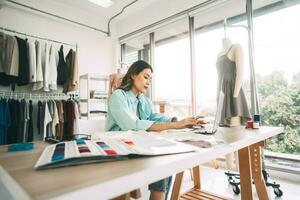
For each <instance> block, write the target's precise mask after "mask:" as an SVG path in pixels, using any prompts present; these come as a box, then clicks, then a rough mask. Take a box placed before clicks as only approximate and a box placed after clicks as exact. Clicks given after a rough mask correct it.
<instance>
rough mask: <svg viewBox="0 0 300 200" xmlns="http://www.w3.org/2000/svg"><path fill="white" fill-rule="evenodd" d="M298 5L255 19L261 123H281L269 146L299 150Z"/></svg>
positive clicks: (281, 150) (256, 63) (295, 152)
mask: <svg viewBox="0 0 300 200" xmlns="http://www.w3.org/2000/svg"><path fill="white" fill-rule="evenodd" d="M299 19H300V5H296V6H293V7H288V8H284V9H281V10H278V11H276V12H272V13H268V14H265V15H262V16H260V17H257V18H255V19H254V28H255V29H254V36H255V37H254V42H255V43H254V44H255V56H256V57H255V69H256V73H257V87H258V95H259V99H260V108H261V115H262V123H263V125H273V126H284V130H285V131H284V133H283V134H281V135H279V136H277V137H274V138H272V139H271V140H269V142H268V143H269V145H268V149H270V150H272V151H276V152H282V153H293V154H300V126H299V124H300V118H299V116H300V115H299V114H300V101H299V99H300V67H299V66H300V59H299V52H300V37H299V35H300V26H299V25H298V24H299Z"/></svg>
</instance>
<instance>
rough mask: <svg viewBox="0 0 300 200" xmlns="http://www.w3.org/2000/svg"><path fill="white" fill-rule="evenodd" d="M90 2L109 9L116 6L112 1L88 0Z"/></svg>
mask: <svg viewBox="0 0 300 200" xmlns="http://www.w3.org/2000/svg"><path fill="white" fill-rule="evenodd" d="M88 1H89V2H92V3H94V4H97V5H98V6H102V7H104V8H108V7H110V6H112V5H113V4H114V2H113V1H111V0H88Z"/></svg>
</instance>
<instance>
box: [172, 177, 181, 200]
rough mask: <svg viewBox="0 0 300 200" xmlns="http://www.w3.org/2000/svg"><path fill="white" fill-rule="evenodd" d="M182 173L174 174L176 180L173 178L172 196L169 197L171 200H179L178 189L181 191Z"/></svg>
mask: <svg viewBox="0 0 300 200" xmlns="http://www.w3.org/2000/svg"><path fill="white" fill-rule="evenodd" d="M183 173H184V172H180V173H178V174H176V178H175V181H174V185H173V190H172V195H171V200H178V199H179V195H180V189H181V184H182V179H183Z"/></svg>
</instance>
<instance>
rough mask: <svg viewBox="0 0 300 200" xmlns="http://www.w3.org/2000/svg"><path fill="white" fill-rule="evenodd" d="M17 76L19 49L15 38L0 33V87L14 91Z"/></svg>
mask: <svg viewBox="0 0 300 200" xmlns="http://www.w3.org/2000/svg"><path fill="white" fill-rule="evenodd" d="M18 74H19V48H18V42H17V40H16V38H14V37H12V36H10V35H6V34H4V33H0V85H3V86H9V85H10V84H12V90H14V89H15V82H16V81H17V78H18Z"/></svg>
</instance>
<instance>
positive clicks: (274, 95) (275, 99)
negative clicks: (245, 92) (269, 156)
mask: <svg viewBox="0 0 300 200" xmlns="http://www.w3.org/2000/svg"><path fill="white" fill-rule="evenodd" d="M257 88H258V95H259V98H260V109H261V110H260V114H261V116H262V117H261V118H262V125H265V126H268V125H269V126H283V127H284V133H282V134H280V135H278V136H276V137H273V138H271V139H269V140H268V145H267V147H266V148H267V149H269V150H271V151H274V152H280V153H291V154H298V155H299V154H300V72H299V73H298V74H296V75H294V77H293V80H292V82H291V83H290V84H289V83H288V81H287V80H286V79H285V78H284V74H283V73H282V72H273V73H272V74H271V75H267V76H259V75H257Z"/></svg>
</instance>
